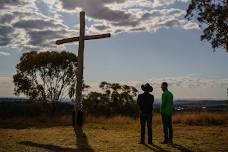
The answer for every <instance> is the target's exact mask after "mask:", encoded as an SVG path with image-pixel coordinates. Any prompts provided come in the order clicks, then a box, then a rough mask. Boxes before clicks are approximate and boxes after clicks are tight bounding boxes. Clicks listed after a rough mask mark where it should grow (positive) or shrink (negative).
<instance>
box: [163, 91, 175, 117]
mask: <svg viewBox="0 0 228 152" xmlns="http://www.w3.org/2000/svg"><path fill="white" fill-rule="evenodd" d="M161 113H162V114H164V115H172V113H173V94H172V93H171V92H170V91H169V90H168V89H167V90H165V91H164V92H163V94H162V103H161Z"/></svg>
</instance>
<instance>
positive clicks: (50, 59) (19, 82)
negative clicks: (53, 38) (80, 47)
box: [13, 51, 77, 102]
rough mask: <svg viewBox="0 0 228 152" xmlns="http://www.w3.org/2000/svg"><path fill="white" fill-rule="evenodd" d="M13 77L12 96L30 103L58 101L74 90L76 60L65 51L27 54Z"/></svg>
mask: <svg viewBox="0 0 228 152" xmlns="http://www.w3.org/2000/svg"><path fill="white" fill-rule="evenodd" d="M16 69H17V73H16V74H15V75H14V76H13V81H14V85H15V94H16V95H19V94H22V93H23V94H25V95H26V96H29V97H30V99H33V100H42V101H46V102H47V101H48V100H50V101H58V100H59V99H61V98H63V97H64V96H66V95H68V94H70V93H71V92H74V91H72V89H75V84H76V70H77V57H76V55H74V54H73V53H68V52H54V51H52V52H49V51H47V52H40V53H37V52H28V53H24V54H23V55H22V57H21V58H20V62H19V63H18V64H17V66H16Z"/></svg>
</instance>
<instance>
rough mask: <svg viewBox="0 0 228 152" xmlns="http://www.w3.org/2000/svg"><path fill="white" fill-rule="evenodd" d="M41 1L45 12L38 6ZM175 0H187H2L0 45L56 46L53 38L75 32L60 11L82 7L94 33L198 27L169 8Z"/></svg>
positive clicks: (183, 13)
mask: <svg viewBox="0 0 228 152" xmlns="http://www.w3.org/2000/svg"><path fill="white" fill-rule="evenodd" d="M41 2H42V4H44V5H46V7H45V9H47V10H45V11H47V13H44V12H43V11H44V10H42V9H40V7H38V3H41ZM176 2H187V0H77V1H75V0H48V1H46V0H30V1H27V0H11V1H7V0H2V1H1V2H0V5H1V6H0V8H1V9H0V14H1V15H0V33H1V35H0V47H14V48H20V49H23V50H27V49H29V50H34V49H35V50H39V49H51V48H55V49H56V47H57V46H56V44H55V40H57V39H60V38H65V37H72V36H74V35H75V34H76V33H78V31H77V29H76V28H74V29H73V30H70V27H69V26H68V25H66V23H64V19H63V17H64V16H62V12H68V13H70V14H71V13H72V14H74V15H76V16H78V12H79V11H80V10H82V9H83V10H85V11H86V15H87V20H89V21H90V22H92V24H89V26H88V27H87V31H88V33H93V34H94V33H105V32H110V33H112V34H118V33H123V32H155V31H157V30H158V29H160V28H172V27H175V28H182V29H186V30H189V29H196V28H198V25H197V24H196V23H193V22H189V21H187V20H185V19H184V15H185V10H181V9H177V8H172V7H173V5H171V4H175V3H176ZM18 8H20V9H18ZM77 26H78V25H76V26H75V27H77Z"/></svg>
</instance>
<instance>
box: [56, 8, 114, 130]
mask: <svg viewBox="0 0 228 152" xmlns="http://www.w3.org/2000/svg"><path fill="white" fill-rule="evenodd" d="M107 37H111V34H110V33H108V34H100V35H88V36H85V12H84V11H81V12H80V35H79V37H72V38H66V39H61V40H57V41H56V44H57V45H60V44H63V43H69V42H76V41H79V47H78V72H77V85H76V99H75V102H76V104H75V106H74V107H75V108H74V109H75V119H77V116H76V114H77V111H78V110H79V109H82V85H83V64H84V41H85V40H93V39H101V38H107ZM79 106H80V107H79ZM76 121H77V120H75V122H76ZM75 127H76V123H75Z"/></svg>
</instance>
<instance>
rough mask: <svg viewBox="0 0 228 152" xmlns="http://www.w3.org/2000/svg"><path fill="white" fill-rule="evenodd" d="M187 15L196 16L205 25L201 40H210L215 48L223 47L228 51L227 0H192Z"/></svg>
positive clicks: (190, 17)
mask: <svg viewBox="0 0 228 152" xmlns="http://www.w3.org/2000/svg"><path fill="white" fill-rule="evenodd" d="M185 17H186V18H187V19H189V20H190V19H193V17H195V18H196V19H197V21H198V22H199V23H200V26H201V27H204V30H203V34H202V35H201V40H207V41H209V42H210V43H211V46H212V48H213V49H215V48H219V47H221V48H224V49H226V51H228V2H227V0H192V1H191V3H190V5H189V6H188V9H187V14H186V16H185Z"/></svg>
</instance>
